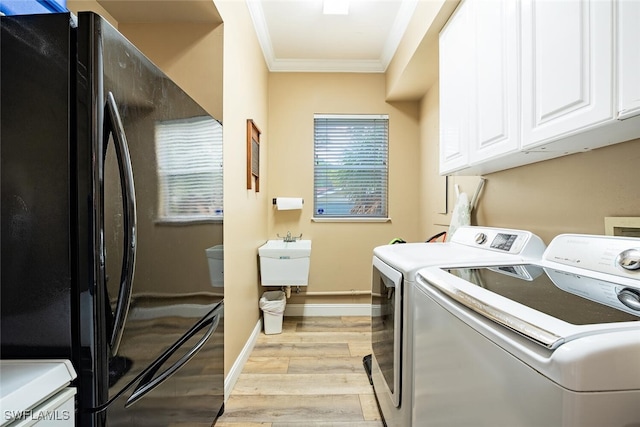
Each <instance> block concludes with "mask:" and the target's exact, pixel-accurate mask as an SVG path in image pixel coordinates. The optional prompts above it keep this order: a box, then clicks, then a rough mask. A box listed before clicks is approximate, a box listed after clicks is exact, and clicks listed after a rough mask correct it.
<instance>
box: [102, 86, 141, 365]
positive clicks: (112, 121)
mask: <svg viewBox="0 0 640 427" xmlns="http://www.w3.org/2000/svg"><path fill="white" fill-rule="evenodd" d="M105 110H106V111H105V113H106V114H105V116H106V117H107V120H105V126H107V122H108V126H109V129H105V132H104V138H105V140H107V138H109V133H111V134H112V135H113V140H114V146H115V152H116V157H117V159H118V166H119V169H120V182H121V187H122V196H123V197H122V203H123V211H124V232H125V238H124V250H123V255H122V272H121V274H120V290H119V291H118V302H117V305H116V309H115V314H114V321H113V330H112V331H111V339H110V348H111V355H112V356H115V355H116V354H117V353H118V347H119V346H120V340H121V339H122V333H123V331H124V324H125V322H126V320H127V313H128V312H129V305H130V303H131V293H132V290H133V273H134V270H135V261H136V235H137V213H136V192H135V186H134V182H133V168H132V166H131V157H130V156H129V146H128V144H127V136H126V134H125V132H124V126H123V125H122V119H121V118H120V113H119V112H118V105H117V104H116V100H115V98H114V96H113V93H111V92H109V93H108V94H107V101H106V105H105ZM104 146H105V147H106V142H105V145H104Z"/></svg>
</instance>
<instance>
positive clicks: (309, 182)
mask: <svg viewBox="0 0 640 427" xmlns="http://www.w3.org/2000/svg"><path fill="white" fill-rule="evenodd" d="M384 79H385V77H384V75H382V74H331V73H271V75H270V76H269V146H268V153H269V159H268V163H267V165H266V170H267V171H268V179H267V180H265V181H263V182H264V183H265V184H266V192H267V195H268V196H269V198H274V197H278V196H283V197H302V198H304V208H303V209H302V210H301V211H277V210H275V209H274V208H273V207H272V206H270V207H269V212H268V218H269V238H275V237H276V234H280V235H285V234H286V233H287V231H291V234H294V235H299V234H300V233H302V234H303V237H304V238H306V239H311V240H312V251H311V270H310V277H309V286H308V288H307V289H308V291H309V292H325V291H348V290H352V289H353V290H363V291H367V290H370V288H371V283H370V280H371V278H370V275H371V256H372V250H373V248H374V247H375V246H378V245H382V244H386V243H388V242H389V240H391V239H392V238H394V237H404V238H413V236H415V234H416V229H417V226H418V216H417V214H416V213H417V207H418V199H417V193H416V185H417V181H418V170H419V167H420V164H419V162H418V159H417V158H416V156H415V153H416V152H417V150H418V147H419V145H418V141H419V137H418V136H419V135H418V105H417V103H415V102H405V103H387V102H385V83H384ZM314 113H327V114H329V113H330V114H340V113H346V114H388V115H389V216H390V217H391V222H388V223H325V222H322V223H318V222H313V221H311V218H312V216H313V114H314ZM309 298H311V297H308V298H307V299H306V300H307V302H313V303H318V302H322V300H321V299H320V298H318V297H315V298H313V300H312V301H311V300H309ZM304 300H305V298H300V297H298V298H292V299H291V300H290V302H291V303H300V302H302V301H304ZM355 300H358V301H361V302H368V301H369V297H368V296H364V297H360V298H355ZM340 301H344V302H354V299H352V298H342V299H341V300H340ZM334 302H335V301H334Z"/></svg>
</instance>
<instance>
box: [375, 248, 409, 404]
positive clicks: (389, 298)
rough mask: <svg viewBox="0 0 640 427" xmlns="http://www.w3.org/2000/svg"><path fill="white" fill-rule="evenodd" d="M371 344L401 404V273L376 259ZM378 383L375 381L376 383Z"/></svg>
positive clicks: (395, 401) (388, 387) (395, 399)
mask: <svg viewBox="0 0 640 427" xmlns="http://www.w3.org/2000/svg"><path fill="white" fill-rule="evenodd" d="M371 348H372V351H373V362H374V363H377V365H378V366H377V368H379V369H380V372H381V373H382V377H383V378H384V382H385V384H384V388H385V389H386V390H387V392H388V393H389V395H390V397H391V400H392V401H393V404H394V405H395V406H396V407H398V406H400V361H401V348H402V274H401V273H400V272H399V271H397V270H394V269H393V268H391V267H389V266H388V265H387V264H385V263H384V262H382V261H380V259H378V258H376V257H374V259H373V274H372V283H371ZM374 386H376V384H374Z"/></svg>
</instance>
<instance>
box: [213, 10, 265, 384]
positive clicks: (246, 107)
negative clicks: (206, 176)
mask: <svg viewBox="0 0 640 427" xmlns="http://www.w3.org/2000/svg"><path fill="white" fill-rule="evenodd" d="M216 6H217V7H218V11H219V12H220V15H221V16H222V19H223V20H224V27H225V30H224V105H223V108H224V117H225V120H224V144H225V147H224V209H225V212H224V240H225V242H224V252H225V253H224V256H225V260H224V264H225V267H224V268H225V270H224V271H225V327H226V331H227V333H225V372H226V373H228V372H229V369H230V368H231V366H232V365H233V363H234V362H235V360H236V358H237V357H238V355H239V354H240V352H241V350H242V348H243V347H244V345H245V344H246V342H247V340H248V338H249V336H250V335H251V332H252V330H253V328H254V327H255V326H256V324H257V322H258V319H259V318H260V309H259V307H258V300H259V298H260V294H259V286H258V260H257V249H258V246H260V245H261V244H262V243H263V242H264V241H265V240H266V239H267V236H268V231H267V216H268V211H267V207H268V203H267V202H268V200H267V199H268V192H267V191H266V188H265V187H266V185H265V186H263V185H262V183H263V182H268V181H269V170H268V168H267V164H268V161H269V158H270V157H271V155H270V153H269V143H270V141H271V137H270V134H269V133H270V132H269V124H268V121H267V79H268V70H267V68H266V65H265V62H264V57H263V56H262V51H261V49H260V46H259V44H258V41H257V37H256V34H255V30H254V29H253V24H252V22H251V18H250V16H249V11H248V9H247V6H246V4H245V2H238V1H234V0H223V1H216ZM247 119H253V120H254V121H255V123H256V124H257V126H258V127H259V128H260V130H262V132H263V135H262V137H261V140H260V143H261V156H260V173H261V175H260V178H261V191H260V192H258V193H256V192H255V191H254V190H247V185H246V120H247Z"/></svg>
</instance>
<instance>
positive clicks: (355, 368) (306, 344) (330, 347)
mask: <svg viewBox="0 0 640 427" xmlns="http://www.w3.org/2000/svg"><path fill="white" fill-rule="evenodd" d="M370 330H371V322H370V319H369V318H368V317H304V318H303V317H285V318H284V319H283V324H282V333H281V334H274V335H265V334H264V332H262V333H261V335H260V337H259V338H258V340H257V342H256V345H255V347H254V349H253V351H252V353H251V356H250V357H249V360H248V361H247V364H246V365H245V366H244V369H243V370H242V373H241V374H240V377H239V379H238V381H237V383H236V385H235V387H234V389H233V391H232V392H231V395H230V397H229V400H228V401H227V404H226V405H225V413H224V415H223V416H222V417H221V418H219V419H218V421H217V422H216V423H215V425H214V426H215V427H238V426H244V427H254V426H261V427H297V426H300V427H302V426H304V427H314V426H315V427H329V426H331V427H381V426H382V425H383V424H382V421H381V418H380V414H379V412H378V407H377V406H376V401H375V397H374V394H373V389H372V387H371V385H370V384H369V379H368V378H367V374H366V372H365V370H364V368H363V365H362V358H363V357H364V356H365V355H367V354H370V353H371V342H370V338H371V333H370Z"/></svg>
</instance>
